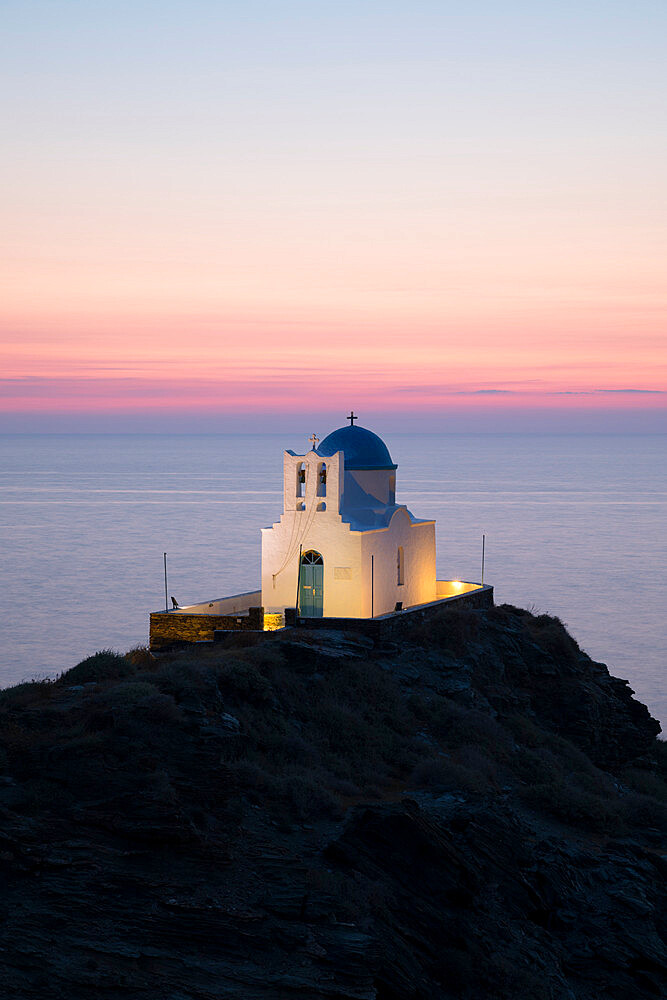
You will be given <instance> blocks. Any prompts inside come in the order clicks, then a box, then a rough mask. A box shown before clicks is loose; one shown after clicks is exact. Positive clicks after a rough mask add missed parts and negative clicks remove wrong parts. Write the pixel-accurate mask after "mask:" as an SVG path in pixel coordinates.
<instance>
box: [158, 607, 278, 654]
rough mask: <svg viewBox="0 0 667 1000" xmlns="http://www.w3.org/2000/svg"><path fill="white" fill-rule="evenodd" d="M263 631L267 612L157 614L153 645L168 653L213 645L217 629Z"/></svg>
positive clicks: (253, 610)
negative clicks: (177, 648) (196, 645)
mask: <svg viewBox="0 0 667 1000" xmlns="http://www.w3.org/2000/svg"><path fill="white" fill-rule="evenodd" d="M263 628H264V609H263V608H249V609H248V610H247V611H245V612H244V613H243V614H238V615H208V614H203V615H196V614H187V613H184V612H182V611H155V612H153V614H151V616H150V638H149V645H150V648H151V649H168V648H169V647H170V646H175V645H178V644H179V643H182V642H204V641H212V640H213V638H214V635H213V633H214V632H215V631H216V629H230V630H234V631H238V630H252V631H262V629H263Z"/></svg>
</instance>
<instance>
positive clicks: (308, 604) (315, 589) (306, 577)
mask: <svg viewBox="0 0 667 1000" xmlns="http://www.w3.org/2000/svg"><path fill="white" fill-rule="evenodd" d="M299 614H300V615H301V617H302V618H322V616H323V615H324V560H323V559H322V556H321V555H320V553H319V552H314V551H313V550H312V549H310V550H309V551H308V552H304V554H303V555H302V556H301V581H300V583H299Z"/></svg>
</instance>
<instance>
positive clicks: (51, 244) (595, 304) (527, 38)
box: [0, 0, 667, 431]
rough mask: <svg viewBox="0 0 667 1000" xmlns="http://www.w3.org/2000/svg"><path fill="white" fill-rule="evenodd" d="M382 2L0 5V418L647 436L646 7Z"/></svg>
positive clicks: (650, 10) (653, 159)
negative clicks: (2, 51)
mask: <svg viewBox="0 0 667 1000" xmlns="http://www.w3.org/2000/svg"><path fill="white" fill-rule="evenodd" d="M477 8H479V10H477ZM482 8H483V10H482ZM382 9H383V16H382V20H381V22H380V23H378V21H379V19H378V17H377V12H378V7H377V5H372V4H369V5H365V4H360V5H359V4H355V5H347V4H343V5H338V6H336V7H335V8H332V7H330V5H324V4H319V3H314V4H308V5H306V4H301V3H294V2H288V3H286V4H281V5H275V4H273V3H270V2H268V0H266V2H257V3H251V4H249V5H248V4H240V3H239V4H237V3H234V2H232V3H230V4H225V5H222V6H220V5H217V4H213V3H211V2H207V0H200V2H198V3H195V4H194V5H185V4H182V3H178V2H177V3H173V4H169V5H167V6H166V8H165V9H164V10H163V11H161V14H160V20H159V23H158V22H156V21H155V16H156V15H155V10H156V8H155V7H154V6H153V5H150V4H147V3H144V2H140V3H138V4H137V3H134V4H125V3H120V4H118V3H115V4H106V3H102V4H92V5H84V4H72V5H64V6H63V5H53V4H48V3H45V2H34V3H27V4H17V3H10V4H9V5H7V6H6V8H5V10H4V12H3V14H2V19H3V21H4V22H5V24H4V28H3V35H4V37H5V39H6V40H7V54H6V58H5V60H4V68H3V70H2V73H3V76H4V80H3V87H2V92H3V95H4V96H3V98H2V100H3V102H4V103H5V105H6V106H5V109H4V110H5V116H6V119H7V121H8V127H7V128H6V129H5V132H6V138H7V137H8V141H6V142H5V146H6V152H5V155H4V167H5V176H6V180H5V183H4V185H3V187H2V191H1V192H0V198H1V199H2V202H3V206H2V207H3V235H2V237H1V240H2V247H1V249H2V257H3V272H4V280H3V295H2V303H1V305H0V341H1V344H0V387H1V388H0V413H1V415H2V424H1V425H0V426H2V427H5V428H6V429H7V430H49V429H60V428H63V429H69V430H71V429H77V428H79V429H82V430H85V429H86V427H87V426H88V422H89V421H92V422H93V423H92V424H90V426H95V427H97V426H102V427H104V429H113V428H114V427H118V428H120V429H125V430H127V429H137V430H143V429H149V430H154V429H158V427H163V428H164V429H167V430H175V429H179V428H183V429H186V430H187V429H188V428H190V427H192V428H193V429H198V430H199V429H201V428H202V426H203V424H202V418H206V419H207V421H209V422H208V423H207V424H206V426H209V427H210V429H211V430H220V431H222V430H225V429H226V428H227V427H229V426H231V424H230V420H231V421H234V420H239V419H241V418H242V417H243V416H244V415H245V416H246V417H247V418H248V419H249V420H252V421H253V427H257V428H259V427H261V426H262V424H263V423H264V424H265V423H266V421H267V420H272V419H274V418H275V417H276V415H282V416H285V415H289V414H294V415H296V414H303V413H308V414H317V413H325V412H326V413H329V412H338V411H339V410H341V409H342V408H347V407H349V406H350V405H354V406H355V407H357V408H358V409H360V410H363V412H364V416H365V417H369V416H370V415H374V416H376V417H382V416H384V417H385V418H386V419H388V420H391V419H393V418H395V419H396V420H397V421H399V420H400V419H401V418H402V417H403V416H405V415H414V416H415V417H419V416H420V415H422V416H423V415H425V414H428V415H429V420H430V421H432V422H435V424H436V425H437V426H438V427H444V426H447V421H449V420H451V418H452V417H453V416H454V417H456V418H457V419H460V421H461V422H462V425H461V426H460V427H459V428H458V429H464V424H465V421H466V420H467V419H468V418H470V417H474V419H475V420H476V421H477V424H476V425H475V426H478V427H480V428H483V429H488V430H493V429H519V428H520V427H521V415H522V414H524V415H528V414H532V415H533V416H534V415H535V414H542V416H541V417H540V420H541V424H540V429H549V427H551V426H553V427H554V428H558V427H560V426H565V425H564V424H563V423H562V418H567V419H569V420H570V423H571V426H572V428H575V429H580V430H585V429H587V428H589V427H590V428H592V429H596V430H601V429H604V427H605V426H606V425H607V424H609V426H610V427H613V429H621V430H622V429H629V430H633V429H643V430H654V431H655V430H661V429H663V430H664V429H665V423H664V414H665V408H666V403H667V393H666V391H665V388H666V387H667V377H666V376H667V362H666V358H665V314H666V308H665V307H666V305H667V302H666V300H667V295H666V293H665V281H664V276H665V273H666V261H665V242H664V232H665V228H664V227H665V222H666V221H667V220H666V218H665V215H666V214H667V213H666V212H665V200H664V190H663V189H664V177H665V176H666V175H667V164H666V163H665V153H664V142H663V139H662V137H663V136H664V131H665V120H664V119H665V108H664V93H665V92H667V81H666V80H665V64H664V60H663V59H662V55H661V51H660V50H661V48H662V43H663V40H664V37H665V29H667V12H666V10H665V8H664V7H663V6H661V5H657V4H654V3H651V2H648V0H640V2H639V3H638V4H635V5H632V6H631V7H629V6H628V5H623V4H615V3H612V4H608V3H605V4H602V3H600V4H597V3H594V4H592V5H589V6H588V7H587V9H586V11H585V12H581V11H579V12H577V11H574V10H573V11H572V12H569V13H567V12H565V13H563V12H562V11H561V10H560V8H559V7H557V6H556V5H553V6H551V5H547V8H546V9H542V12H541V13H540V12H535V11H533V10H532V8H528V7H526V5H524V4H521V3H509V4H501V3H499V2H498V3H494V2H490V0H487V2H486V3H482V4H481V5H476V10H477V13H476V14H473V13H470V14H466V13H465V12H462V11H459V10H458V9H457V8H455V7H454V6H453V5H451V6H450V5H449V4H444V5H442V4H436V3H426V4H421V5H419V9H418V10H416V11H414V10H412V9H408V8H407V7H405V6H404V5H402V4H391V3H390V4H388V5H383V8H382ZM121 417H122V418H123V420H124V422H118V421H119V418H121ZM589 417H590V419H594V420H595V421H596V422H594V423H592V424H591V423H590V420H589ZM158 418H159V422H155V421H157V419H158ZM100 420H101V421H102V423H99V421H100ZM165 420H167V421H168V425H165V423H164V421H165ZM96 421H97V423H95V422H96ZM105 421H107V422H106V423H105ZM439 421H442V423H439ZM567 426H568V427H569V426H570V424H567Z"/></svg>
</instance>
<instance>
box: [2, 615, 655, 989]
mask: <svg viewBox="0 0 667 1000" xmlns="http://www.w3.org/2000/svg"><path fill="white" fill-rule="evenodd" d="M658 733H659V726H658V724H657V723H656V722H655V720H653V719H652V718H651V716H650V715H649V713H648V711H647V710H646V708H645V707H644V706H643V705H641V704H639V703H638V702H637V701H635V700H634V698H633V696H632V691H631V690H630V688H629V687H628V685H627V683H626V682H625V681H622V680H618V679H616V678H613V677H612V676H610V674H609V672H608V670H607V668H606V667H605V666H604V665H603V664H600V663H595V662H594V661H592V660H591V659H590V658H589V657H588V656H587V655H586V654H585V653H583V652H582V651H581V650H580V649H579V648H578V647H577V645H576V643H575V642H574V640H573V639H572V638H571V637H570V636H569V635H568V633H567V631H566V630H565V628H564V627H563V626H562V624H561V623H560V622H559V621H558V620H557V619H554V618H551V617H549V616H547V615H540V616H534V615H531V614H529V613H528V612H525V611H521V610H519V609H516V608H511V607H507V606H503V607H500V608H492V609H488V610H463V609H460V610H456V609H446V610H443V612H442V613H440V614H439V616H438V617H436V618H435V619H434V620H433V621H432V622H430V623H428V624H417V625H415V624H414V623H411V622H410V620H409V617H408V616H406V617H405V618H402V619H398V620H396V621H395V622H394V623H393V624H392V625H391V626H390V627H388V629H387V631H386V633H385V634H384V635H383V636H382V638H381V639H376V640H372V639H369V638H368V637H366V636H355V635H354V634H353V633H349V632H346V633H344V634H342V633H336V632H332V633H331V634H329V633H324V632H317V633H312V634H311V633H308V632H302V631H299V630H284V631H282V632H276V633H267V634H266V635H265V636H262V637H253V636H250V635H246V636H243V635H240V636H236V637H231V638H230V639H229V640H227V642H226V643H225V644H223V645H219V644H216V645H210V646H209V645H202V647H201V648H197V649H195V650H191V651H187V652H179V653H173V654H163V655H160V656H159V657H157V658H156V657H154V656H152V655H151V654H150V653H148V652H147V651H146V650H143V649H138V650H133V651H131V652H130V653H128V654H126V655H125V656H121V655H119V654H116V653H113V652H110V651H102V652H100V653H97V654H95V655H94V656H92V657H90V658H89V659H88V660H85V661H83V662H82V663H81V664H79V665H77V666H76V667H74V668H73V669H72V670H71V671H68V672H67V673H66V674H64V675H63V676H62V677H61V678H59V679H58V680H57V681H55V682H52V683H47V682H39V683H32V684H24V685H20V686H19V687H17V688H12V689H8V690H6V691H3V692H0V878H1V879H2V887H3V891H2V894H1V896H0V926H1V928H2V940H1V943H0V947H1V949H2V950H1V951H0V995H2V996H7V997H12V998H17V1000H20V998H31V1000H32V998H40V1000H51V998H53V1000H55V998H63V1000H65V998H67V1000H79V998H80V1000H83V998H98V997H104V998H109V1000H120V998H123V1000H126V998H127V997H132V998H133V1000H134V998H137V1000H142V998H146V1000H148V998H151V1000H154V998H165V1000H186V998H187V1000H212V998H223V997H224V998H231V1000H261V998H267V1000H269V998H270V1000H288V998H295V1000H298V998H303V1000H316V998H331V1000H454V998H457V1000H486V998H489V1000H505V998H506V1000H522V998H526V1000H528V998H530V1000H561V998H562V1000H602V998H605V1000H632V998H635V997H637V998H640V997H662V996H665V995H667V947H666V944H665V936H666V932H667V926H666V925H667V906H666V905H665V873H666V871H667V857H666V853H665V835H666V832H667V805H666V803H667V782H666V775H667V754H666V753H665V750H666V747H665V744H664V743H662V742H661V741H660V740H659V739H658Z"/></svg>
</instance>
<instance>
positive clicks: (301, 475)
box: [296, 462, 306, 497]
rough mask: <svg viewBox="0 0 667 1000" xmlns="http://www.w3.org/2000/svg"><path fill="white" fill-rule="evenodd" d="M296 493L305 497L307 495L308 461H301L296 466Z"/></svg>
mask: <svg viewBox="0 0 667 1000" xmlns="http://www.w3.org/2000/svg"><path fill="white" fill-rule="evenodd" d="M296 495H297V496H298V497H305V495H306V463H305V462H299V464H298V465H297V467H296Z"/></svg>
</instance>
